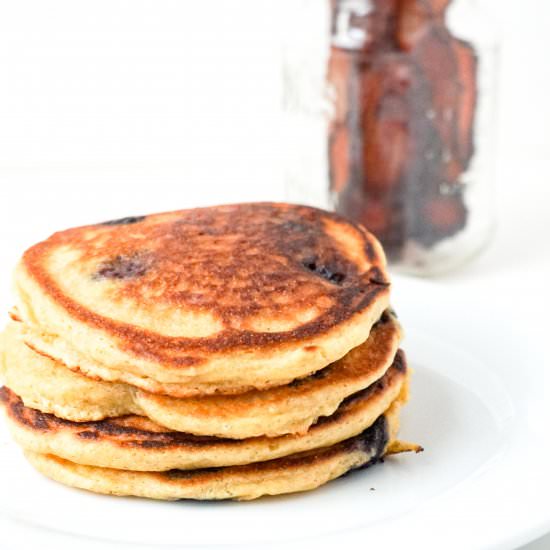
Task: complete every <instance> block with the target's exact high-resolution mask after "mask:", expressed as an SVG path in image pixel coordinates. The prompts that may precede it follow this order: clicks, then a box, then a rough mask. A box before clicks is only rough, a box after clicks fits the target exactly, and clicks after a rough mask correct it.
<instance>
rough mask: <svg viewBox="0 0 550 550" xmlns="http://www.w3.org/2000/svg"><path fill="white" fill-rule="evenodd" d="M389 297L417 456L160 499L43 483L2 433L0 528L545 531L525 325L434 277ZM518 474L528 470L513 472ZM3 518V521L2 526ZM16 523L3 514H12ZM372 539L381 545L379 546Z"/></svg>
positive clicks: (225, 538) (308, 541)
mask: <svg viewBox="0 0 550 550" xmlns="http://www.w3.org/2000/svg"><path fill="white" fill-rule="evenodd" d="M394 289H395V293H396V296H395V299H394V303H395V305H396V308H397V310H398V313H399V315H400V317H401V319H402V322H403V324H404V326H405V328H406V331H407V339H406V342H405V344H404V348H405V350H406V351H407V353H408V356H409V360H410V363H411V365H412V367H413V369H414V371H415V375H414V380H413V385H412V399H411V401H410V403H409V405H408V406H407V408H406V409H405V410H404V413H403V424H402V436H403V438H404V439H410V440H413V441H416V442H419V443H421V444H422V445H424V447H425V449H426V450H425V452H424V453H423V454H420V455H402V456H399V457H395V458H392V459H389V460H387V461H386V462H385V464H383V465H379V466H376V467H374V468H371V469H368V470H365V471H360V472H356V473H354V474H352V475H350V476H347V477H345V478H343V479H340V480H337V481H335V482H332V483H330V484H329V485H327V486H325V487H323V488H321V489H320V490H317V491H314V492H312V493H308V494H303V495H295V496H285V497H277V498H266V499H262V500H260V501H255V502H250V503H235V502H222V503H195V502H177V503H162V502H153V501H146V500H139V499H131V498H114V497H104V496H99V495H93V494H89V493H85V492H82V491H78V490H73V489H69V488H66V487H63V486H61V485H58V484H56V483H54V482H51V481H49V480H47V479H44V478H43V477H41V476H40V475H39V474H37V473H36V472H35V471H33V470H32V468H31V467H30V466H28V465H27V464H26V462H25V461H24V459H23V457H22V456H21V453H20V451H19V450H18V449H17V448H16V447H15V446H14V445H13V444H11V442H7V441H6V442H4V440H5V439H6V437H7V436H6V433H5V429H4V428H2V432H1V435H0V437H1V439H2V447H1V465H0V487H1V490H2V496H1V497H0V518H1V519H2V520H4V521H3V523H2V525H3V527H2V529H3V530H4V532H3V534H2V538H3V540H6V538H5V537H11V538H12V541H11V542H12V544H11V546H12V547H15V546H16V542H22V541H23V542H26V543H29V542H31V541H36V543H40V545H41V547H42V548H47V547H49V545H51V547H52V548H53V547H56V548H69V547H71V548H74V543H75V538H74V537H75V536H76V537H78V544H79V548H85V547H87V546H88V545H89V546H90V547H95V548H97V545H98V543H99V542H100V541H102V542H103V543H104V545H106V546H109V547H111V546H115V547H118V546H119V545H124V546H125V544H124V543H127V544H131V545H132V546H135V544H136V543H140V544H143V545H156V546H161V545H177V546H179V547H205V546H211V545H226V544H227V545H239V546H242V545H246V544H250V545H252V546H253V547H258V546H259V545H261V544H262V543H264V544H269V545H270V546H272V545H275V546H276V545H281V544H283V543H284V545H285V548H292V547H294V546H295V547H296V548H306V547H310V546H311V547H315V548H320V547H323V548H324V547H332V548H334V547H336V546H340V545H344V544H346V545H348V546H349V547H350V548H365V547H367V546H368V547H375V546H376V545H384V546H383V547H384V548H394V547H395V548H397V547H401V546H409V545H410V544H411V543H413V547H414V543H416V544H418V545H419V547H420V543H421V546H422V548H423V550H431V549H433V550H436V549H437V550H439V549H440V548H445V549H446V550H453V549H457V550H496V549H501V550H506V549H512V548H516V547H517V546H518V545H520V544H523V543H525V542H528V541H529V540H531V539H533V538H535V537H537V536H538V535H540V534H542V533H543V532H544V531H545V530H547V529H548V528H549V527H550V508H549V507H548V506H547V505H546V502H543V495H544V493H545V492H546V490H547V489H548V488H549V487H550V468H548V466H547V458H546V457H547V456H548V444H547V443H546V441H544V440H543V441H542V442H541V441H539V440H538V439H537V437H538V436H539V434H540V433H542V432H541V431H542V429H543V426H544V424H545V423H544V419H545V418H549V416H548V415H549V414H550V413H549V406H548V405H547V404H545V400H544V394H545V388H546V375H545V372H544V365H543V362H542V361H541V356H540V355H539V353H538V352H539V350H538V349H537V347H536V345H537V344H536V340H535V339H534V338H531V336H530V334H531V333H530V330H529V325H528V323H521V322H515V323H513V324H512V323H509V322H508V323H507V322H506V317H505V316H504V314H505V310H503V309H502V310H500V309H499V307H498V305H494V306H493V307H492V308H490V309H489V308H488V307H487V304H484V308H483V309H479V308H478V307H477V306H478V304H471V303H468V301H467V300H463V299H459V297H457V296H452V295H449V294H450V293H449V292H448V290H446V288H445V287H444V286H442V285H441V286H440V285H436V284H433V283H424V282H418V281H410V280H407V279H398V280H397V281H396V283H395V285H394ZM526 472H527V473H528V475H526ZM8 520H10V521H8ZM14 520H15V521H14ZM380 547H382V546H380Z"/></svg>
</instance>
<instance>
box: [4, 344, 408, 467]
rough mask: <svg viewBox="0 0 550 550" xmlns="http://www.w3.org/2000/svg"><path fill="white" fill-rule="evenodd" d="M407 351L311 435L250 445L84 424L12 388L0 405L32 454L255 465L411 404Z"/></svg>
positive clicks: (146, 463)
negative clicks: (30, 402)
mask: <svg viewBox="0 0 550 550" xmlns="http://www.w3.org/2000/svg"><path fill="white" fill-rule="evenodd" d="M406 382H407V373H406V364H405V360H404V356H403V354H402V352H400V353H399V354H398V356H397V358H396V361H395V363H394V366H393V367H391V368H390V370H389V371H388V372H387V373H386V374H385V376H384V377H383V378H382V379H381V380H379V381H378V382H376V383H375V384H373V385H372V386H370V387H369V388H368V389H366V390H363V391H361V392H359V393H357V394H354V395H353V396H351V397H348V398H347V399H346V400H345V401H344V402H343V403H342V404H341V405H340V407H339V408H338V409H337V411H336V412H335V413H334V414H333V415H331V416H329V417H323V418H321V419H319V420H318V421H317V423H316V424H314V425H313V426H311V427H310V429H309V430H308V431H307V432H306V433H305V434H303V435H286V436H280V437H276V438H268V437H256V438H251V439H244V440H235V439H220V438H214V437H204V436H202V437H201V436H193V435H189V434H185V433H181V432H172V431H168V430H166V429H165V428H162V427H161V426H159V425H158V424H155V423H153V422H151V421H150V420H147V419H146V418H144V417H140V416H125V417H120V418H114V419H106V420H103V421H100V422H84V423H76V422H70V421H67V420H62V419H59V418H57V417H55V416H53V415H51V414H47V413H42V412H40V411H38V410H36V409H31V408H29V407H25V406H24V405H23V403H22V401H21V400H20V399H19V397H18V396H17V395H16V394H14V393H13V392H12V391H10V390H9V389H7V388H2V389H0V403H2V405H3V408H4V410H5V413H6V417H7V419H8V424H9V426H10V429H11V432H12V434H13V436H14V438H15V440H16V441H17V443H19V445H21V446H22V447H23V448H24V449H27V450H30V451H33V452H37V453H41V454H53V455H56V456H59V457H61V458H64V459H67V460H70V461H72V462H76V463H79V464H87V465H93V466H101V467H108V468H118V469H125V470H139V471H165V470H170V469H174V468H180V469H194V468H208V467H217V466H232V465H236V464H249V463H252V462H260V461H265V460H271V459H274V458H279V457H282V456H286V455H289V454H294V453H298V452H302V451H306V450H311V449H315V448H320V447H327V446H331V445H334V444H336V443H338V442H340V441H342V440H345V439H349V438H350V437H354V436H355V435H357V434H359V433H361V432H363V431H364V430H365V429H366V428H368V427H369V426H370V425H371V424H372V423H373V422H374V421H375V420H376V419H377V418H378V417H379V416H380V415H381V414H382V413H383V412H384V411H386V410H387V409H388V408H389V407H390V405H391V404H392V403H393V402H395V401H396V400H399V402H401V403H403V402H405V401H406V399H407V387H408V386H407V383H406Z"/></svg>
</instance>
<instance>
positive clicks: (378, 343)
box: [3, 313, 401, 439]
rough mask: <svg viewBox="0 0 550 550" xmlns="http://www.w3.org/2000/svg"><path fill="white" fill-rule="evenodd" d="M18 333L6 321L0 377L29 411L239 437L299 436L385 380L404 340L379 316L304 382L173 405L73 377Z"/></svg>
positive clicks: (386, 316) (391, 322)
mask: <svg viewBox="0 0 550 550" xmlns="http://www.w3.org/2000/svg"><path fill="white" fill-rule="evenodd" d="M20 327H21V323H10V324H9V325H8V327H7V329H6V332H5V335H4V339H5V342H6V344H5V361H4V363H5V364H4V376H3V379H4V382H5V384H6V385H7V386H8V387H10V388H11V389H12V390H13V391H14V392H15V393H16V394H17V395H19V396H20V397H21V398H22V400H23V402H24V403H25V405H27V406H28V407H32V408H36V409H39V410H41V411H43V412H49V413H53V414H55V415H56V416H59V417H61V418H65V419H67V420H74V421H78V422H80V421H86V420H100V419H102V418H107V417H113V416H121V415H124V414H138V415H143V416H147V417H149V418H150V419H151V420H154V421H155V422H156V423H158V424H160V425H162V426H166V427H167V428H170V429H172V430H176V431H181V432H188V433H194V434H198V435H214V436H219V437H231V438H236V439H243V438H248V437H256V436H260V435H267V436H270V437H274V436H278V435H282V434H285V433H304V432H305V431H306V430H307V429H308V428H309V426H311V424H313V423H314V422H315V421H316V420H317V418H319V417H321V416H329V415H331V414H332V413H333V412H334V411H335V410H336V408H337V407H338V406H339V404H340V403H341V402H342V400H343V399H345V398H346V397H348V396H349V395H351V394H353V393H355V392H358V391H360V390H362V389H364V388H366V387H368V386H369V385H370V384H372V383H374V382H375V381H376V380H378V379H379V378H380V377H382V376H383V374H384V373H385V372H386V370H387V369H388V367H389V366H390V365H391V363H392V361H393V358H394V356H395V353H396V351H397V348H398V345H399V341H400V339H401V329H400V326H399V324H398V322H397V320H396V319H395V318H394V317H393V316H392V315H391V314H390V313H384V315H383V316H382V318H381V319H380V320H379V321H378V322H377V323H376V324H375V325H374V326H373V328H372V331H371V335H370V337H369V338H368V340H367V341H366V342H364V343H363V344H361V345H360V346H358V347H357V348H355V349H353V350H351V351H350V352H349V353H348V354H346V355H345V356H344V357H343V358H342V359H340V360H338V361H336V362H335V363H333V364H332V365H330V366H328V367H326V368H325V369H322V370H320V371H317V372H316V373H314V374H313V375H310V376H309V377H307V378H303V379H300V380H297V381H295V382H293V383H291V384H289V385H286V386H279V387H276V388H270V389H267V390H253V391H249V392H246V393H244V394H240V395H215V396H203V397H193V398H181V399H178V398H172V397H167V396H161V395H156V394H150V393H148V392H144V391H142V390H135V389H134V388H132V387H130V386H128V385H126V384H117V383H109V382H103V381H95V380H92V379H90V378H88V377H86V376H83V375H81V374H78V373H74V372H72V371H70V370H69V369H67V368H65V367H64V366H63V365H60V364H59V363H56V362H55V361H53V360H51V359H49V358H47V357H44V356H42V355H39V354H37V353H35V352H34V351H32V350H31V349H29V348H28V347H27V346H26V345H24V344H23V342H22V341H20V340H19V338H18V336H19V332H20V330H19V329H20Z"/></svg>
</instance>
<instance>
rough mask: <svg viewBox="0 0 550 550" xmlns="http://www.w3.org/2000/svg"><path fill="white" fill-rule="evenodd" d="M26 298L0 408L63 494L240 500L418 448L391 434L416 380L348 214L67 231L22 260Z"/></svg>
mask: <svg viewBox="0 0 550 550" xmlns="http://www.w3.org/2000/svg"><path fill="white" fill-rule="evenodd" d="M15 292H16V306H15V307H14V309H13V310H12V311H11V313H10V315H11V321H10V322H9V323H8V325H7V327H6V329H5V331H4V333H3V334H2V336H1V338H2V340H1V344H2V346H1V351H2V355H1V363H0V368H1V375H2V379H3V381H4V383H5V386H4V387H3V388H1V389H0V402H1V403H2V408H3V409H4V411H5V413H6V418H7V421H8V424H9V426H10V429H11V431H12V434H13V437H14V438H15V440H16V442H17V443H18V444H19V445H20V446H21V447H22V448H23V450H24V453H25V455H26V457H27V459H28V460H29V461H30V462H31V463H32V464H33V465H34V466H35V467H36V468H37V469H38V470H39V471H40V472H42V473H43V474H45V475H46V476H49V477H51V478H53V479H55V480H58V481H60V482H62V483H65V484H67V485H70V486H73V487H78V488H81V489H87V490H90V491H95V492H99V493H106V494H113V495H135V496H142V497H150V498H157V499H184V498H186V499H187V498H189V499H227V498H232V499H241V500H247V499H253V498H257V497H260V496H262V495H274V494H281V493H290V492H296V491H305V490H309V489H314V488H316V487H318V486H320V485H322V484H324V483H326V482H328V481H330V480H332V479H334V478H337V477H339V476H341V475H343V474H345V473H346V472H348V471H350V470H353V469H357V468H362V467H366V466H369V465H372V464H375V463H376V462H379V461H381V460H382V458H383V457H385V456H386V455H389V454H394V453H398V452H402V451H405V450H419V447H418V446H416V445H411V444H408V443H403V442H400V441H399V440H398V439H397V431H398V426H399V412H400V407H401V406H402V405H403V404H404V403H405V401H406V400H407V389H408V378H409V373H408V370H407V364H406V359H405V355H404V353H403V352H402V351H401V350H400V349H399V344H400V341H401V337H402V334H401V328H400V326H399V323H398V321H397V319H396V317H395V315H394V314H393V312H392V310H391V309H390V302H389V299H390V285H389V280H388V277H387V274H386V270H385V259H384V253H383V251H382V249H381V247H380V245H379V243H378V242H377V241H376V239H374V237H373V236H372V235H371V234H369V233H368V232H367V231H366V230H364V229H363V228H362V227H360V226H357V225H354V224H351V223H350V222H348V221H346V220H345V219H343V218H341V217H340V216H338V215H336V214H333V213H328V212H324V211H321V210H316V209H313V208H308V207H304V206H294V205H288V204H273V203H257V204H240V205H228V206H219V207H211V208H201V209H193V210H182V211H177V212H168V213H164V214H155V215H150V216H139V217H129V218H124V219H120V220H113V221H110V222H105V223H101V224H97V225H90V226H85V227H79V228H75V229H69V230H67V231H62V232H60V233H56V234H54V235H53V236H51V237H50V238H49V239H47V240H45V241H43V242H41V243H39V244H37V245H35V246H33V247H31V248H30V249H29V250H27V251H26V252H25V254H24V255H23V257H22V259H21V261H20V263H19V265H18V266H17V269H16V273H15ZM357 479H358V480H359V479H360V476H357Z"/></svg>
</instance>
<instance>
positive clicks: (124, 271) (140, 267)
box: [92, 252, 151, 279]
mask: <svg viewBox="0 0 550 550" xmlns="http://www.w3.org/2000/svg"><path fill="white" fill-rule="evenodd" d="M150 264H151V258H150V256H149V255H148V254H147V253H143V252H142V253H137V252H136V253H134V254H129V255H121V254H117V255H116V256H114V257H113V258H111V259H110V260H107V261H104V262H101V263H100V264H99V266H98V268H97V271H96V272H95V273H94V274H93V275H92V278H93V279H135V278H137V277H143V275H145V273H147V270H148V269H149V267H150Z"/></svg>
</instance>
